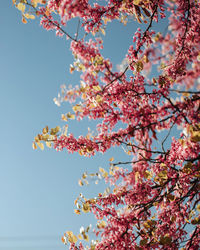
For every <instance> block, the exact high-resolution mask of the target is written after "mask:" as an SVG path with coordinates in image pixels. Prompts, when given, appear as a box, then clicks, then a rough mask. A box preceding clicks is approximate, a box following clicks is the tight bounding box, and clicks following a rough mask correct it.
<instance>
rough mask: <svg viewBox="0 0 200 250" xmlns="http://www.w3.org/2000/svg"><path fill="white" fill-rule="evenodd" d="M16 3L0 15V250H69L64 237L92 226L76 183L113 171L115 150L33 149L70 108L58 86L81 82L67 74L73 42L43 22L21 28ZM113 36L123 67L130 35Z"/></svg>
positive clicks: (112, 52)
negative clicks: (78, 203) (88, 153)
mask: <svg viewBox="0 0 200 250" xmlns="http://www.w3.org/2000/svg"><path fill="white" fill-rule="evenodd" d="M11 2H12V1H11V0H4V1H2V2H1V8H0V12H1V13H0V23H1V39H0V86H1V91H0V102H1V104H0V106H1V124H0V131H1V143H0V152H1V157H0V169H1V174H0V199H1V206H0V220H1V226H0V250H5V249H9V250H11V249H12V250H16V249H27V250H28V249H32V250H43V249H49V250H51V249H53V250H57V249H66V247H65V246H63V244H62V242H61V240H60V238H61V236H62V234H63V233H64V232H65V231H66V230H72V231H74V232H75V233H78V232H79V228H80V226H82V225H83V226H84V225H85V226H87V225H88V224H90V223H91V222H92V220H91V219H90V216H88V215H87V216H77V215H75V214H74V213H73V210H74V208H75V207H74V200H75V199H76V197H77V196H78V195H79V193H80V192H83V193H84V190H85V188H80V187H79V186H78V184H77V183H78V179H80V177H81V175H82V173H83V172H84V171H85V170H88V171H90V172H95V170H97V169H98V167H99V166H102V167H108V166H109V164H108V159H109V158H110V157H111V156H114V157H115V154H116V153H115V151H116V149H114V150H113V151H110V152H108V154H106V155H104V156H103V155H98V156H96V157H94V158H92V159H91V158H83V157H80V156H79V155H78V154H73V155H71V154H70V155H69V154H67V152H59V153H58V152H56V151H54V150H49V149H45V150H44V151H43V152H42V151H40V150H36V151H34V150H33V149H32V140H33V138H34V136H35V135H37V133H39V132H40V131H41V130H42V128H43V127H44V126H46V125H49V126H50V127H55V126H56V125H60V126H62V125H64V123H63V122H62V121H61V120H60V117H61V114H62V113H65V112H68V111H69V106H67V105H64V106H63V107H57V106H56V105H55V104H54V102H53V98H54V97H56V96H57V93H58V92H59V90H60V85H62V84H63V83H65V84H66V85H68V84H72V85H76V84H78V83H79V78H78V76H77V75H76V74H73V75H70V73H69V65H70V63H72V56H71V52H70V51H69V42H67V41H66V40H65V38H63V39H60V38H56V36H55V33H54V32H46V31H45V30H43V29H42V28H41V27H40V26H39V24H38V21H32V22H29V23H28V24H26V25H25V24H22V22H21V16H20V12H19V11H18V10H17V9H15V8H14V7H12V3H11ZM69 28H70V27H69ZM69 28H68V30H69ZM129 28H130V27H129ZM131 29H132V28H131ZM116 31H117V29H116V30H115V29H114V30H112V36H111V35H109V36H108V37H107V38H106V39H107V41H106V42H107V45H108V46H107V48H106V49H105V53H108V54H109V55H110V56H111V57H112V58H113V59H115V62H116V63H120V62H121V60H122V59H123V55H124V53H125V51H126V46H125V47H124V46H121V45H122V43H123V42H124V41H126V42H127V41H128V40H127V35H126V39H125V40H124V37H125V33H126V32H128V30H127V31H126V29H125V30H124V31H123V32H124V34H123V33H120V34H119V33H118V32H116ZM129 31H130V30H129ZM71 32H72V33H73V32H74V31H72V30H71ZM109 32H111V30H110V31H109V30H108V31H107V33H108V34H109ZM121 32H122V31H121ZM131 33H134V31H133V32H131ZM122 35H124V37H123V36H122ZM115 40H116V41H115ZM113 41H114V43H113ZM130 41H131V38H130ZM111 43H112V46H110V45H111ZM120 44H121V45H120ZM119 46H120V48H121V51H120V52H119V51H118V48H119ZM127 47H128V45H127ZM116 51H117V53H116ZM72 126H73V132H74V133H77V134H78V133H80V131H81V132H86V131H87V127H88V126H89V124H88V122H87V121H84V122H83V123H82V124H81V125H79V124H77V123H76V122H74V123H73V124H72ZM115 158H116V159H117V157H115ZM119 160H120V158H119ZM88 189H89V193H88V196H90V195H92V191H93V195H94V194H96V193H98V192H99V191H100V190H98V188H97V187H96V186H95V189H94V186H93V185H91V186H89V187H88Z"/></svg>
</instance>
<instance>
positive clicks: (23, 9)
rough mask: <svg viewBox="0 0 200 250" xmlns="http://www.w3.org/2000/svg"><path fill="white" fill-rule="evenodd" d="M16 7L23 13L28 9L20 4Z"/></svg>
mask: <svg viewBox="0 0 200 250" xmlns="http://www.w3.org/2000/svg"><path fill="white" fill-rule="evenodd" d="M16 7H17V9H18V10H20V11H21V12H24V11H25V9H26V6H25V4H23V3H18V4H17V5H16Z"/></svg>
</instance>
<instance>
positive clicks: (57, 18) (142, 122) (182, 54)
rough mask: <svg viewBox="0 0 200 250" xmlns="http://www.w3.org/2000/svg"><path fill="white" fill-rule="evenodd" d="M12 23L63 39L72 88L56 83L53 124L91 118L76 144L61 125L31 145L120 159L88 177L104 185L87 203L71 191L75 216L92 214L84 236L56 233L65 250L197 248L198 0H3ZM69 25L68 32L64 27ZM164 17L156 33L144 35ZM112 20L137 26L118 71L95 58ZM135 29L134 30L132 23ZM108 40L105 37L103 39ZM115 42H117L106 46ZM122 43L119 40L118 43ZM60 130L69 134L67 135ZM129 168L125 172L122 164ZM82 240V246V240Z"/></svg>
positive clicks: (199, 186) (199, 240) (199, 225)
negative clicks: (76, 77)
mask: <svg viewBox="0 0 200 250" xmlns="http://www.w3.org/2000/svg"><path fill="white" fill-rule="evenodd" d="M12 1H13V4H14V5H15V6H16V8H17V9H18V10H19V11H20V12H21V15H22V22H23V23H27V22H28V21H29V19H34V18H35V17H38V18H40V24H41V26H43V28H44V29H46V30H55V32H56V35H57V36H64V37H66V38H67V40H69V41H67V43H70V50H71V52H72V54H73V56H74V62H73V63H72V64H71V66H70V72H71V73H73V72H75V71H79V72H80V73H81V76H80V78H81V79H80V85H79V86H76V87H73V86H72V87H69V88H68V87H66V86H65V85H62V86H61V93H60V94H59V95H58V98H55V99H54V101H55V103H56V104H57V105H61V104H62V103H63V102H70V103H73V107H72V110H71V111H70V112H68V113H66V114H63V115H62V120H64V121H66V122H68V123H69V122H70V121H69V120H70V119H76V120H77V121H81V120H82V119H83V118H88V119H90V120H96V121H97V126H96V129H95V130H94V131H89V132H88V134H86V135H80V136H79V137H78V138H77V137H75V136H74V135H73V134H72V133H70V129H68V125H66V126H64V128H60V127H59V126H57V127H55V128H49V127H48V126H46V127H45V128H43V130H42V133H40V134H38V135H37V136H36V137H35V138H34V142H33V148H34V149H36V148H37V147H39V148H41V149H44V144H46V146H48V147H53V148H54V149H56V150H58V151H60V150H64V149H66V150H67V151H68V152H70V153H73V152H78V153H79V154H80V155H82V156H93V155H95V154H96V153H98V152H101V153H105V152H106V151H107V150H109V149H110V148H113V147H116V146H118V147H121V146H123V148H124V152H125V154H128V155H129V157H130V161H123V159H121V161H120V162H115V161H114V158H111V159H110V168H109V169H104V168H100V169H99V172H98V173H95V174H87V173H85V174H83V176H82V179H81V180H80V181H79V184H80V185H83V184H84V183H85V182H86V181H87V179H88V178H93V179H98V178H103V179H104V180H105V182H106V183H107V184H108V186H109V188H108V189H107V190H106V192H102V193H101V194H98V196H97V197H95V198H86V197H84V195H81V196H79V197H78V198H77V200H76V201H75V205H76V206H77V209H76V210H75V212H76V213H77V214H79V213H81V212H85V213H88V212H90V213H93V214H94V216H95V217H96V218H97V224H96V227H94V228H93V229H92V230H93V231H94V232H95V235H96V237H94V240H92V241H90V240H89V236H88V231H89V230H90V228H87V229H81V231H80V234H79V235H75V234H74V233H72V232H71V231H67V232H66V233H64V236H63V238H62V240H63V243H64V244H70V249H84V248H85V247H86V246H85V244H88V248H89V249H137V250H139V249H172V250H173V249H181V248H182V249H193V250H195V249H196V250H197V249H199V243H200V204H199V201H200V192H199V191H200V183H199V179H200V156H199V151H200V114H199V110H200V90H199V89H200V88H199V83H200V42H199V37H200V2H199V1H198V0H157V1H155V0H105V1H103V0H102V1H100V0H99V1H88V0H49V1H45V0H20V1H18V0H12ZM72 19H77V20H78V25H77V30H76V31H75V32H76V33H75V35H71V34H69V33H68V32H67V23H68V22H70V20H72ZM162 19H163V20H165V19H166V24H167V28H166V29H165V30H164V31H163V32H158V31H156V30H153V28H152V26H153V24H154V23H155V22H156V23H158V24H159V22H161V20H162ZM114 20H118V21H119V22H121V23H122V25H124V28H126V23H127V22H137V23H138V28H137V30H136V31H135V33H134V34H130V36H131V37H132V44H131V45H130V47H129V48H127V53H126V54H125V55H124V60H123V62H122V64H121V65H120V67H119V68H118V70H115V69H114V67H113V63H112V61H111V60H110V59H109V58H106V57H105V55H103V53H102V49H103V46H104V45H103V38H102V36H100V35H99V34H102V35H103V36H104V35H106V34H105V30H106V26H107V25H108V24H110V23H111V24H112V22H113V21H114ZM141 24H143V25H141ZM113 42H114V41H113ZM115 42H117V41H115ZM121 46H123V44H122V45H121ZM68 130H69V131H68ZM127 166H129V167H127ZM82 242H84V243H82Z"/></svg>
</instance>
